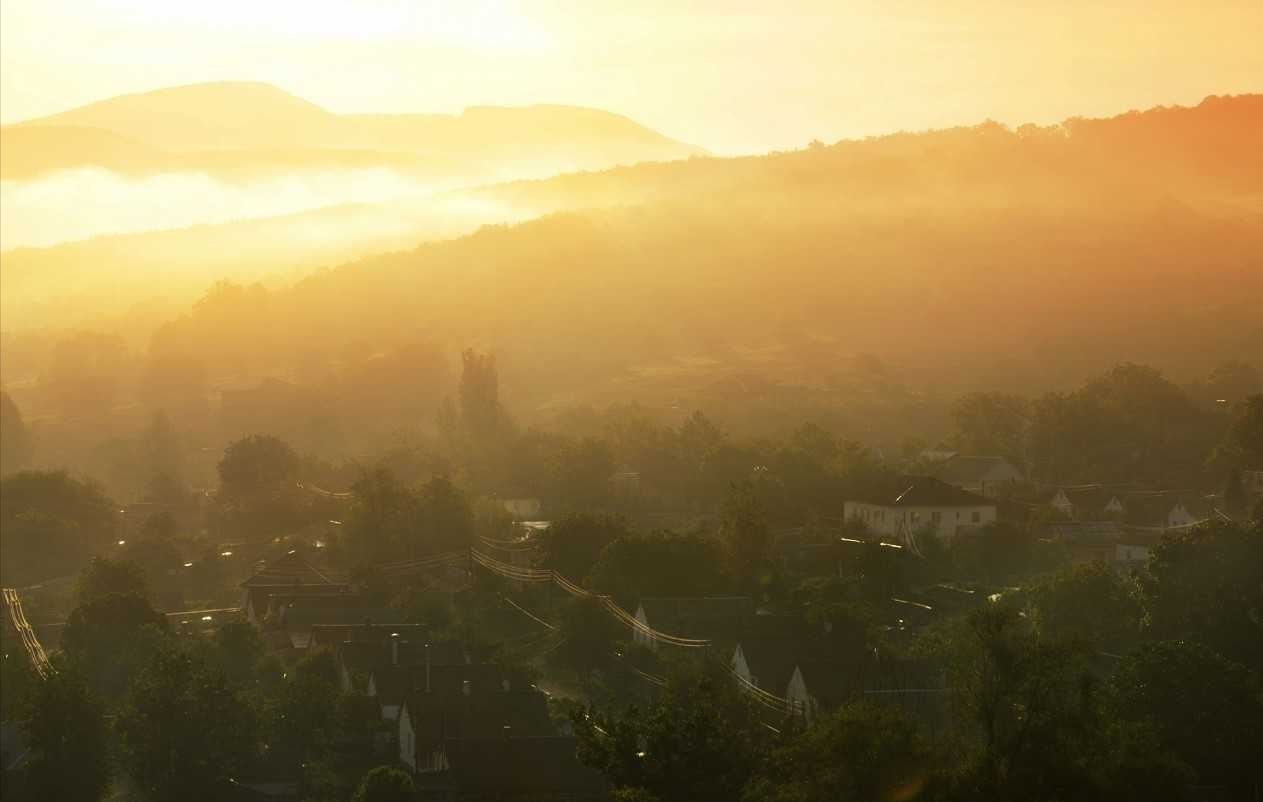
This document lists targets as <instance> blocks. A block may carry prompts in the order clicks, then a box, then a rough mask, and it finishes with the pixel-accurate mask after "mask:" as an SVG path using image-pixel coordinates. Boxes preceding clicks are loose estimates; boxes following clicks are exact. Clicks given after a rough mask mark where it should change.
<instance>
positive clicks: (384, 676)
mask: <svg viewBox="0 0 1263 802" xmlns="http://www.w3.org/2000/svg"><path fill="white" fill-rule="evenodd" d="M427 673H428V674H429V681H430V694H429V695H434V696H462V695H464V693H465V689H466V687H468V689H469V695H471V696H473V695H478V694H498V693H504V683H505V682H506V681H509V682H510V683H511V679H510V677H509V676H508V674H507V673H506V672H505V670H504V668H503V667H501V666H499V665H496V664H494V663H472V664H463V663H462V664H457V665H443V666H440V665H435V664H433V663H431V664H430V668H429V671H428V672H427V670H426V668H425V664H424V663H422V664H421V665H411V666H395V665H383V666H378V667H377V668H375V669H374V670H373V686H374V687H375V688H376V691H377V700H378V703H379V704H382V705H398V704H402V703H403V700H404V699H405V698H407V697H408V695H409V694H412V693H419V694H420V693H425V687H426V674H427ZM510 688H512V684H510Z"/></svg>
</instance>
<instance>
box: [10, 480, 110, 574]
mask: <svg viewBox="0 0 1263 802" xmlns="http://www.w3.org/2000/svg"><path fill="white" fill-rule="evenodd" d="M116 509H117V507H116V506H115V504H114V503H113V502H112V501H110V500H109V499H108V498H106V497H105V495H104V494H103V493H102V492H101V489H100V487H98V486H97V485H96V484H94V483H93V482H91V481H87V480H80V479H74V478H72V477H71V476H70V475H69V474H68V473H66V472H65V471H22V472H20V473H15V474H12V475H9V476H6V477H5V478H4V479H3V480H0V576H2V577H3V581H4V583H5V584H6V585H18V586H21V585H29V584H32V583H34V582H39V581H41V580H45V579H49V578H52V577H58V576H65V575H67V574H72V573H74V572H76V571H78V570H79V569H80V568H82V567H83V564H84V563H85V562H87V560H88V559H89V558H90V557H91V556H92V555H93V554H95V553H99V552H100V551H102V550H103V549H105V548H106V547H107V546H111V545H113V543H114V540H115V532H116V529H117V522H116V519H115V510H116Z"/></svg>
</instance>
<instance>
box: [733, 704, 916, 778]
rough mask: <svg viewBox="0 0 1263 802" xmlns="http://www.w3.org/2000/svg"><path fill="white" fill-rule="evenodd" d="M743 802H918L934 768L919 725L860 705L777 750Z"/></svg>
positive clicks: (894, 712)
mask: <svg viewBox="0 0 1263 802" xmlns="http://www.w3.org/2000/svg"><path fill="white" fill-rule="evenodd" d="M763 765H764V768H763V769H762V770H761V771H760V772H759V774H758V776H756V777H755V778H754V779H753V780H752V781H751V783H750V785H749V786H748V787H747V788H746V791H745V794H744V796H743V797H742V799H744V800H745V802H869V801H870V800H884V799H916V798H918V794H920V793H921V792H922V791H923V788H924V786H925V785H926V784H927V782H928V780H929V778H930V775H931V774H932V772H933V767H932V764H931V761H930V752H929V749H928V747H927V746H926V745H925V743H923V741H922V739H921V735H920V733H919V732H918V730H917V726H916V724H915V723H914V722H913V721H911V720H910V719H908V718H907V717H906V716H904V715H902V714H901V713H900V712H899V710H898V708H892V707H881V706H877V705H873V704H867V703H856V704H852V705H848V706H846V707H843V708H841V709H840V710H838V711H837V712H836V713H833V714H831V715H829V716H827V717H825V718H824V719H823V720H822V721H819V722H817V723H815V724H814V725H813V726H812V727H811V728H809V729H808V730H806V731H805V732H803V733H801V734H798V735H797V736H795V737H794V738H793V739H792V740H790V741H789V742H788V743H786V744H785V745H783V746H781V747H779V748H777V749H775V750H773V751H772V752H771V753H770V754H768V755H767V757H766V759H765V761H764V764H763Z"/></svg>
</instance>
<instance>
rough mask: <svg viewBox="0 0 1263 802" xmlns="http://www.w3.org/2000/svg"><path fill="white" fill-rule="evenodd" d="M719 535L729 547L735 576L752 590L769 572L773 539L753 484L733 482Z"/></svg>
mask: <svg viewBox="0 0 1263 802" xmlns="http://www.w3.org/2000/svg"><path fill="white" fill-rule="evenodd" d="M719 534H720V537H721V538H723V540H724V543H725V544H726V545H727V547H728V558H729V560H730V562H731V565H732V573H733V575H734V576H735V577H736V578H737V580H738V581H739V582H741V583H742V584H743V585H744V586H745V587H746V588H747V589H753V588H754V587H755V586H756V585H757V584H758V582H759V580H760V579H761V578H762V576H763V575H764V574H765V572H766V570H767V567H768V549H769V548H770V547H771V541H772V536H771V533H770V532H769V531H768V528H767V520H766V518H765V516H764V512H763V506H762V504H760V503H759V500H758V497H757V496H756V495H755V492H754V485H753V484H752V483H751V482H749V481H743V482H734V483H733V484H732V485H731V486H730V487H729V488H728V496H727V498H725V499H724V507H723V513H722V518H721V520H720V524H719Z"/></svg>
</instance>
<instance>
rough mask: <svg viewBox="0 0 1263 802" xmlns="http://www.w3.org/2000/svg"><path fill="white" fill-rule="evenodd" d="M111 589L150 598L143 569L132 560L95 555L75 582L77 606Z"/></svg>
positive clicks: (83, 604) (103, 594)
mask: <svg viewBox="0 0 1263 802" xmlns="http://www.w3.org/2000/svg"><path fill="white" fill-rule="evenodd" d="M111 593H113V594H118V595H122V596H127V595H132V596H139V597H141V598H143V599H147V598H149V583H148V582H146V581H145V572H144V570H142V569H141V567H140V566H139V565H137V564H136V563H135V562H133V561H131V560H111V559H109V558H106V557H96V558H94V559H93V560H92V562H90V563H88V567H87V568H85V569H83V572H82V573H80V574H79V579H78V581H77V582H76V583H75V606H76V607H83V606H85V605H87V604H89V603H90V602H93V601H96V600H97V599H99V598H101V597H103V596H108V595H110V594H111Z"/></svg>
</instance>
